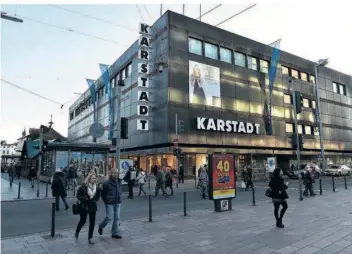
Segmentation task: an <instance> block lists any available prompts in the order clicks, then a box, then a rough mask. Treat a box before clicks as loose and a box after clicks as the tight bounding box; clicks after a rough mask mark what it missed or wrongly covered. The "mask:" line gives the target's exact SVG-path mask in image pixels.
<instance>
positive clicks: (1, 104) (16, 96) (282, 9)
mask: <svg viewBox="0 0 352 254" xmlns="http://www.w3.org/2000/svg"><path fill="white" fill-rule="evenodd" d="M216 5H217V4H202V12H206V11H207V10H209V9H211V8H213V7H214V6H216ZM250 5H251V3H247V4H244V3H243V2H241V3H240V4H225V5H223V6H221V7H219V8H217V9H216V10H215V11H214V12H212V13H210V14H208V15H206V16H205V17H204V18H202V22H206V23H209V24H211V25H216V24H218V23H219V22H221V21H223V20H224V19H226V18H227V17H230V16H231V15H233V14H235V13H237V12H239V11H241V10H243V9H245V8H247V7H248V6H250ZM58 6H59V7H64V8H66V9H69V10H71V11H74V12H80V13H84V14H87V15H90V16H93V17H94V18H89V17H86V16H82V15H79V14H77V13H72V12H69V11H66V10H63V9H60V8H58ZM138 6H139V9H140V11H139V10H138V8H137V5H136V4H131V5H126V4H125V5H117V4H116V5H56V7H55V6H52V5H49V4H47V5H2V6H1V11H3V12H7V14H9V15H17V16H18V17H21V18H22V19H23V20H24V22H23V23H15V22H10V21H7V20H3V19H1V78H2V79H4V80H6V81H10V82H12V83H14V84H16V85H18V86H21V87H23V88H26V89H28V90H31V91H33V92H35V93H38V94H40V95H43V96H45V97H47V98H50V99H51V100H53V101H55V102H58V103H59V104H64V107H63V108H62V109H60V105H59V104H56V103H53V102H50V101H46V100H43V99H40V98H38V97H35V96H33V95H31V94H29V93H27V92H24V91H21V90H19V89H17V88H15V87H13V86H10V85H8V84H6V83H4V82H1V87H0V139H1V140H3V139H5V140H7V141H9V142H12V141H15V140H17V138H19V137H20V135H21V133H22V131H23V129H24V128H25V129H26V131H27V133H28V129H29V128H33V127H39V125H40V124H47V123H48V122H49V120H50V115H53V122H54V123H55V124H54V125H53V128H55V129H56V130H57V131H58V132H60V133H61V134H62V135H64V136H67V129H68V109H69V106H70V105H71V104H72V103H73V102H74V100H75V99H76V98H78V96H79V95H76V94H74V93H82V92H84V91H85V90H87V88H88V86H87V83H86V81H85V79H86V78H91V79H97V78H98V77H99V76H100V70H99V66H98V64H99V63H104V64H108V65H111V64H112V63H113V62H114V61H115V60H116V59H117V58H118V57H119V56H120V55H121V54H122V53H123V52H124V51H125V50H126V49H127V48H128V47H129V46H130V45H131V44H132V43H133V42H134V41H135V40H136V39H138V31H137V28H138V23H139V22H140V21H144V22H146V23H149V24H153V22H154V21H155V20H156V19H157V18H158V17H159V16H160V5H158V4H148V5H145V6H144V5H143V4H139V5H138ZM166 10H171V11H175V12H178V13H182V4H172V5H166V4H165V5H163V12H165V11H166ZM349 10H350V6H349V5H348V1H346V3H343V2H336V1H331V2H319V4H317V2H312V3H304V2H297V1H286V2H284V1H282V3H279V2H275V3H274V2H273V3H262V2H260V3H259V4H258V5H257V6H255V7H254V8H252V9H251V10H249V11H247V12H245V13H243V14H241V15H239V16H237V17H236V18H234V19H232V20H230V21H228V22H226V23H224V24H223V25H221V26H220V27H221V28H223V29H225V30H228V31H231V32H234V33H237V34H240V35H242V36H245V37H248V38H251V39H253V40H256V41H259V42H262V43H265V44H269V43H271V42H273V41H275V40H277V39H278V38H281V39H282V41H281V49H282V50H284V51H287V52H290V53H292V54H295V55H298V56H301V57H303V58H306V59H309V60H312V61H316V60H318V59H321V58H326V57H328V58H329V59H330V63H329V67H330V68H332V69H336V70H338V71H341V72H343V73H346V74H349V75H352V65H351V63H350V61H351V59H352V51H351V50H349V51H348V50H347V49H350V47H351V45H352V32H351V31H352V15H351V13H350V11H349ZM185 15H186V16H189V17H192V18H197V17H199V5H196V4H192V5H191V4H186V5H185ZM97 19H104V20H107V21H109V22H110V23H106V22H102V21H98V20H97ZM38 22H40V23H38ZM43 23H45V24H43ZM121 26H122V27H121ZM68 29H71V30H74V31H75V32H72V31H69V30H68ZM82 33H83V34H85V35H83V34H82ZM93 37H94V38H93ZM97 37H98V38H97ZM99 38H103V39H104V40H102V39H99Z"/></svg>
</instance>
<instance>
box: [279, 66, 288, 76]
mask: <svg viewBox="0 0 352 254" xmlns="http://www.w3.org/2000/svg"><path fill="white" fill-rule="evenodd" d="M284 69H285V70H286V69H287V73H284V71H283V70H284ZM281 74H282V75H288V76H289V75H290V68H289V67H287V66H284V65H281Z"/></svg>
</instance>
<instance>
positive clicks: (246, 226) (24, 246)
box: [2, 190, 352, 254]
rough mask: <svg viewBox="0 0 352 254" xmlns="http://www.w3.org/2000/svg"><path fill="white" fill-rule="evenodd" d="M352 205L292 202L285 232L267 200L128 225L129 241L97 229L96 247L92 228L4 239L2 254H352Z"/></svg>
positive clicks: (329, 198) (347, 199) (345, 199)
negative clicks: (89, 233)
mask: <svg viewBox="0 0 352 254" xmlns="http://www.w3.org/2000/svg"><path fill="white" fill-rule="evenodd" d="M209 202H211V201H209ZM351 203H352V190H343V191H342V190H341V191H339V192H336V193H332V192H330V193H325V195H324V196H316V197H313V198H307V199H305V200H304V201H298V200H297V199H296V198H291V199H289V200H288V204H289V208H288V211H287V214H286V216H285V217H284V224H285V226H286V227H285V228H284V229H277V228H275V225H274V224H275V223H274V219H273V207H272V203H271V202H270V200H267V201H266V202H260V203H259V205H257V206H256V207H253V206H251V205H240V206H234V207H233V211H229V212H223V213H215V212H213V211H212V210H200V211H188V213H189V216H187V217H184V216H183V214H180V213H175V214H172V215H167V216H162V217H157V218H155V221H153V223H149V222H147V221H146V219H138V220H131V221H123V222H122V224H121V227H120V229H121V234H122V236H123V239H121V240H115V239H111V238H110V235H109V232H108V231H109V228H107V229H106V230H105V232H104V235H103V236H99V235H98V234H97V233H96V231H95V233H94V234H95V235H94V239H95V241H96V244H95V245H93V246H89V245H88V243H87V228H86V227H85V228H84V229H83V231H82V232H81V234H80V238H79V239H78V240H77V241H76V240H74V238H73V232H74V230H73V229H72V230H68V231H67V230H66V231H62V232H57V233H59V234H61V237H60V238H57V239H54V240H51V239H50V240H45V239H44V238H43V235H41V234H36V235H30V236H25V237H19V238H12V239H3V240H2V253H4V254H41V253H48V254H61V253H67V254H69V253H92V254H93V253H94V254H98V253H120V254H121V253H127V254H128V253H131V254H132V253H133V254H137V253H144V254H151V253H168V254H176V253H183V254H185V253H190V254H191V253H192V254H193V253H213V254H214V253H236V254H245V253H250V254H290V253H295V254H312V253H315V254H332V253H340V254H350V253H352V208H351ZM72 226H73V227H74V226H75V225H72ZM86 226H87V225H86ZM48 234H49V233H47V234H46V235H48ZM46 235H45V234H44V236H46Z"/></svg>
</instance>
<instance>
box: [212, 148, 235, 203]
mask: <svg viewBox="0 0 352 254" xmlns="http://www.w3.org/2000/svg"><path fill="white" fill-rule="evenodd" d="M212 186H213V189H212V192H213V199H225V198H234V197H236V178H235V160H234V156H233V155H232V154H213V155H212Z"/></svg>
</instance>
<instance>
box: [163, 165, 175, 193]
mask: <svg viewBox="0 0 352 254" xmlns="http://www.w3.org/2000/svg"><path fill="white" fill-rule="evenodd" d="M172 181H173V176H172V173H171V171H170V169H166V172H165V191H166V189H167V188H170V190H171V196H173V195H174V189H173V188H172Z"/></svg>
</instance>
